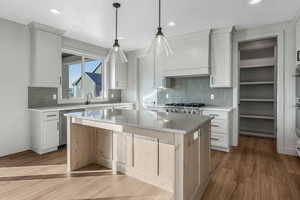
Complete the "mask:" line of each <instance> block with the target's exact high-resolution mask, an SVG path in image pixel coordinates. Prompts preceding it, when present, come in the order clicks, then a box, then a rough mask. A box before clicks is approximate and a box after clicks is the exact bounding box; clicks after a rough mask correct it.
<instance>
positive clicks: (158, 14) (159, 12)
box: [158, 0, 161, 28]
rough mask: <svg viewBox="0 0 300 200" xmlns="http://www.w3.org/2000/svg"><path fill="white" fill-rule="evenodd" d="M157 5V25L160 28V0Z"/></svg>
mask: <svg viewBox="0 0 300 200" xmlns="http://www.w3.org/2000/svg"><path fill="white" fill-rule="evenodd" d="M158 3H159V5H158V27H159V28H160V27H161V24H160V23H161V22H160V21H161V0H159V2H158Z"/></svg>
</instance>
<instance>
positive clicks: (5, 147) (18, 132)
mask: <svg viewBox="0 0 300 200" xmlns="http://www.w3.org/2000/svg"><path fill="white" fill-rule="evenodd" d="M0 30H1V31H0V60H1V62H0V69H1V72H0V91H1V97H0V113H1V114H0V157H1V156H4V155H7V154H11V153H15V152H19V151H24V150H27V149H29V147H30V137H29V120H28V112H27V104H28V103H27V93H28V92H27V87H28V84H29V61H30V60H29V52H30V51H29V49H30V48H29V47H30V43H29V31H28V29H27V27H26V26H24V25H21V24H17V23H14V22H11V21H7V20H4V19H0Z"/></svg>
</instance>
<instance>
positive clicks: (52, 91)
mask: <svg viewBox="0 0 300 200" xmlns="http://www.w3.org/2000/svg"><path fill="white" fill-rule="evenodd" d="M53 95H57V88H52V87H51V88H50V87H28V107H29V108H37V107H48V106H57V99H56V100H54V99H53Z"/></svg>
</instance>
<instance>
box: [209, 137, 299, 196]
mask: <svg viewBox="0 0 300 200" xmlns="http://www.w3.org/2000/svg"><path fill="white" fill-rule="evenodd" d="M275 148H276V146H275V141H274V140H273V139H266V138H256V137H247V136H241V137H240V145H239V147H238V148H235V149H233V151H232V152H230V153H222V152H216V151H214V152H213V153H212V166H213V175H212V180H211V181H210V183H209V186H208V188H207V190H206V192H205V194H204V197H203V199H205V200H218V199H220V200H221V199H222V200H227V199H228V200H229V199H230V200H231V199H232V200H241V199H243V200H277V199H278V200H279V199H282V200H299V199H300V159H299V158H298V157H292V156H285V155H279V154H277V153H276V151H275Z"/></svg>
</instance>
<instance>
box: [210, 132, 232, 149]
mask: <svg viewBox="0 0 300 200" xmlns="http://www.w3.org/2000/svg"><path fill="white" fill-rule="evenodd" d="M210 140H211V145H212V146H217V147H224V148H228V147H229V144H228V136H227V135H224V134H218V133H212V134H211V138H210Z"/></svg>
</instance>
